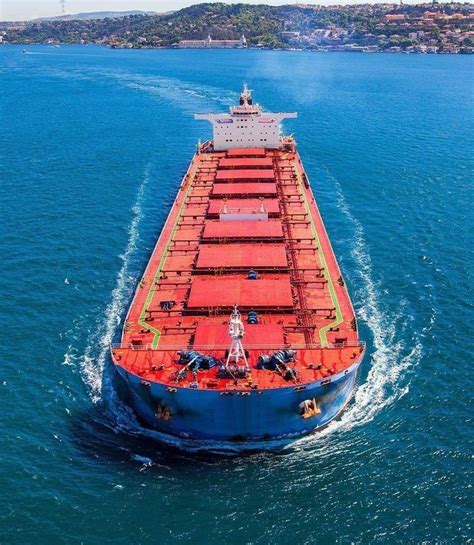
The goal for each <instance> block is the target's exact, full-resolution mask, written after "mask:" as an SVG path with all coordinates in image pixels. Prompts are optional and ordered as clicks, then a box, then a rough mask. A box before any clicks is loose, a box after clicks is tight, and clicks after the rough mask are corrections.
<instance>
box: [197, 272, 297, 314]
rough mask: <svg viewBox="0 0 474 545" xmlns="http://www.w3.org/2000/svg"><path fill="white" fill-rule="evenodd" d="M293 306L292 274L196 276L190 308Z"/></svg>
mask: <svg viewBox="0 0 474 545" xmlns="http://www.w3.org/2000/svg"><path fill="white" fill-rule="evenodd" d="M237 304H238V305H239V307H240V308H242V309H243V308H261V307H263V308H291V307H292V306H293V296H292V294H291V284H290V277H289V275H287V276H285V277H280V278H272V279H265V280H248V279H247V278H242V277H235V276H231V277H219V278H216V277H206V278H195V279H194V281H193V283H192V286H191V292H190V294H189V299H188V304H187V306H188V308H209V307H221V308H232V307H233V306H234V305H237Z"/></svg>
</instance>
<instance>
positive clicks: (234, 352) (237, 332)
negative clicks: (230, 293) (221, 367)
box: [225, 305, 249, 368]
mask: <svg viewBox="0 0 474 545" xmlns="http://www.w3.org/2000/svg"><path fill="white" fill-rule="evenodd" d="M244 334H245V331H244V324H243V323H242V318H241V316H240V312H239V309H238V308H237V305H234V310H233V311H232V314H231V315H230V322H229V337H230V339H231V344H230V349H229V354H228V356H227V361H226V364H225V365H226V367H228V366H229V363H230V362H231V361H232V360H233V361H234V363H235V364H236V365H238V363H239V360H240V359H241V358H242V359H243V360H244V362H245V367H247V368H248V366H249V364H248V362H247V358H246V356H245V351H244V349H243V346H242V339H243V338H244Z"/></svg>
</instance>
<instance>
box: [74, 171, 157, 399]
mask: <svg viewBox="0 0 474 545" xmlns="http://www.w3.org/2000/svg"><path fill="white" fill-rule="evenodd" d="M150 169H151V164H148V165H147V167H146V169H145V172H144V176H143V181H142V183H141V184H140V186H139V188H138V191H137V196H136V199H135V202H134V204H133V206H132V214H133V215H132V220H131V222H130V225H129V228H128V242H127V246H126V248H125V251H124V253H123V254H122V255H120V259H121V261H122V265H121V268H120V270H119V272H118V275H117V281H116V285H115V288H114V289H113V291H112V297H111V301H110V303H109V304H108V305H107V308H106V310H105V314H104V319H103V321H102V324H100V326H99V327H98V329H97V331H95V332H94V333H92V335H91V336H90V338H89V340H88V343H87V348H86V350H85V353H84V355H83V357H82V362H81V371H82V375H83V377H84V381H85V382H86V384H87V385H88V386H89V389H90V395H91V398H92V401H94V403H97V402H99V401H100V400H102V399H103V398H104V395H103V387H104V382H103V378H104V373H105V367H106V364H107V362H108V361H109V347H110V345H111V343H112V342H113V340H114V336H115V334H116V332H117V329H118V326H119V324H120V322H121V319H122V316H123V312H124V308H125V304H126V302H127V301H128V299H129V298H130V296H131V294H132V291H133V288H134V287H135V283H136V278H135V276H134V275H133V274H131V270H130V268H131V263H132V259H133V255H134V253H135V251H136V249H137V243H138V241H139V225H140V222H141V220H142V217H143V211H142V203H143V198H144V194H145V188H146V186H147V185H148V182H149V179H150Z"/></svg>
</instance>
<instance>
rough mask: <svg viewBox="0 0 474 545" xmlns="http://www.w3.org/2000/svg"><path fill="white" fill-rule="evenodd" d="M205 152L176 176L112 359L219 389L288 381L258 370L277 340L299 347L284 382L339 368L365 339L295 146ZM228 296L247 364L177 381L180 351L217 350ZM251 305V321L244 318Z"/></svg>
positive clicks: (221, 348)
mask: <svg viewBox="0 0 474 545" xmlns="http://www.w3.org/2000/svg"><path fill="white" fill-rule="evenodd" d="M208 150H212V148H208V147H206V146H204V147H203V148H202V149H201V150H200V151H199V152H198V153H196V155H195V156H194V158H193V160H192V162H191V164H190V166H189V169H188V171H187V173H186V175H185V177H184V179H183V182H182V184H181V186H180V188H179V191H178V194H177V197H176V200H175V202H174V204H173V207H172V209H171V211H170V214H169V217H168V219H167V221H166V224H165V226H164V228H163V231H162V233H161V236H160V238H159V240H158V242H157V245H156V247H155V249H154V251H153V254H152V256H151V259H150V261H149V263H148V266H147V268H146V271H145V273H144V275H143V278H142V280H141V282H140V284H139V286H138V288H137V291H136V294H135V297H134V300H133V302H132V305H131V307H130V310H129V313H128V316H127V319H126V322H125V325H124V329H123V335H122V344H120V345H117V346H114V347H113V350H112V355H113V358H114V360H115V361H116V363H117V364H119V365H120V366H122V367H123V368H125V369H126V370H127V371H129V372H131V373H132V374H135V375H137V376H139V377H142V378H143V379H144V380H146V381H150V382H151V381H153V382H160V383H164V384H167V385H169V386H170V387H190V386H192V387H194V388H195V387H198V388H204V389H207V388H209V389H222V390H229V389H233V390H247V389H259V390H261V389H268V388H279V387H288V386H289V384H288V381H287V380H285V378H284V377H283V376H282V375H281V374H278V373H276V372H274V371H271V370H268V369H257V359H258V357H259V356H260V355H262V354H268V353H271V352H272V351H275V350H278V349H282V348H292V349H294V350H296V351H297V355H296V361H295V363H294V364H292V367H294V369H296V370H297V378H295V379H292V383H291V384H292V385H293V386H295V383H298V384H305V383H308V382H314V381H317V380H323V379H327V378H328V377H331V375H334V374H338V373H341V372H344V371H345V370H346V369H348V368H349V367H351V366H352V365H353V364H354V363H356V362H358V361H359V360H360V358H361V357H362V354H363V345H362V344H361V343H359V342H358V336H357V328H356V321H355V316H354V312H353V308H352V305H351V302H350V299H349V296H348V293H347V290H346V287H345V285H344V281H343V278H342V275H341V272H340V270H339V267H338V265H337V262H336V259H335V256H334V253H333V251H332V248H331V245H330V242H329V239H328V236H327V233H326V230H325V228H324V225H323V222H322V220H321V216H320V214H319V211H318V208H317V205H316V202H315V199H314V196H313V193H312V191H311V188H310V186H309V183H308V179H307V177H306V174H305V172H304V168H303V166H302V163H301V161H300V158H299V155H298V153H297V152H296V151H295V150H294V147H293V146H290V147H289V149H288V150H287V151H282V150H273V149H272V150H268V149H267V150H265V149H260V148H251V149H238V150H232V149H231V150H227V151H223V152H215V151H208ZM249 273H250V274H249ZM234 305H238V308H239V310H240V312H241V313H242V319H243V320H244V325H245V337H244V339H243V346H244V348H245V349H246V350H247V351H248V362H249V365H250V369H251V371H250V374H249V375H248V376H246V377H245V379H241V380H239V379H236V380H229V379H228V378H218V376H217V369H216V368H214V369H210V370H199V371H198V373H197V379H196V377H193V376H189V377H186V378H185V379H184V380H181V381H180V382H179V384H178V382H177V380H176V373H177V371H179V369H180V368H182V365H179V364H178V363H177V360H178V355H177V352H178V351H180V350H183V349H193V350H198V351H200V352H201V353H205V354H207V355H212V356H214V357H216V358H217V359H223V358H224V357H225V352H226V350H227V349H228V348H229V345H230V340H229V336H228V323H229V316H230V313H231V311H232V309H233V307H234ZM250 311H254V312H256V313H257V315H258V323H256V324H250V323H247V318H248V313H249V312H250ZM196 380H197V382H196ZM291 384H290V385H291Z"/></svg>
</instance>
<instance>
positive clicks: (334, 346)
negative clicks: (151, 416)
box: [110, 341, 365, 352]
mask: <svg viewBox="0 0 474 545" xmlns="http://www.w3.org/2000/svg"><path fill="white" fill-rule="evenodd" d="M229 346H230V343H226V344H212V345H182V344H181V345H162V346H158V347H154V346H153V345H152V344H132V343H113V344H111V345H110V349H111V350H120V349H130V350H137V351H142V350H150V351H154V352H177V351H180V350H195V351H196V352H216V351H221V350H227V349H228V348H229ZM282 348H291V349H292V350H327V349H329V350H340V349H342V348H361V349H364V348H365V342H364V341H345V342H341V343H327V344H326V345H322V344H315V343H311V344H310V343H308V344H291V345H282V344H275V343H273V344H245V343H244V349H245V350H249V351H250V350H259V351H265V350H280V349H282Z"/></svg>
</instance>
